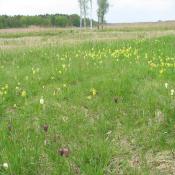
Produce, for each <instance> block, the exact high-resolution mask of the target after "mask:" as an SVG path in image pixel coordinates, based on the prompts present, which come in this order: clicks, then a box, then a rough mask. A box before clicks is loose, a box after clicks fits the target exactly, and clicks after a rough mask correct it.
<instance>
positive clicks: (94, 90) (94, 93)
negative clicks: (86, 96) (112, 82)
mask: <svg viewBox="0 0 175 175" xmlns="http://www.w3.org/2000/svg"><path fill="white" fill-rule="evenodd" d="M91 92H92V96H96V95H97V91H96V89H94V88H92V89H91Z"/></svg>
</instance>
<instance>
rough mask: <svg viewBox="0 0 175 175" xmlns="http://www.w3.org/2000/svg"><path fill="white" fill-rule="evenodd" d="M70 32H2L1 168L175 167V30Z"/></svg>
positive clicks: (97, 172) (27, 173)
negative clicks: (50, 33) (54, 34)
mask: <svg viewBox="0 0 175 175" xmlns="http://www.w3.org/2000/svg"><path fill="white" fill-rule="evenodd" d="M71 31H72V32H70V30H67V31H62V32H61V34H58V35H57V36H53V35H52V36H51V35H47V34H46V35H44V33H43V34H42V36H41V35H37V34H36V32H35V31H34V33H33V34H32V33H30V34H29V35H28V33H25V36H24V35H21V37H20V34H21V31H20V32H18V31H15V32H14V33H15V35H14V33H13V32H12V33H13V34H11V32H10V33H9V32H7V33H5V31H3V32H1V34H0V36H2V37H1V39H0V175H74V174H75V175H122V174H123V175H129V174H130V175H135V174H138V175H140V174H145V175H150V174H152V175H160V174H162V175H166V174H167V175H169V174H174V173H175V140H174V137H175V49H174V47H175V35H174V31H173V30H171V31H169V30H168V31H162V32H160V33H159V35H156V34H155V33H156V32H158V31H144V32H141V33H139V32H136V31H135V32H128V33H127V32H123V33H121V32H119V31H113V32H112V31H104V32H97V31H92V32H90V31H83V32H80V31H77V30H73V29H71ZM169 32H170V33H169ZM22 33H23V31H22ZM72 33H73V34H72ZM7 35H8V36H7ZM165 35H166V36H165ZM5 36H7V37H5ZM11 36H12V37H11ZM122 36H123V37H122ZM150 36H151V37H150ZM19 37H20V38H19ZM29 41H31V42H29Z"/></svg>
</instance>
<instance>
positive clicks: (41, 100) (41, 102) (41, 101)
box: [39, 97, 44, 105]
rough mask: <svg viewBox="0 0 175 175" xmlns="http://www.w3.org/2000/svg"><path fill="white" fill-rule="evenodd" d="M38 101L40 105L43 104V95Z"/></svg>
mask: <svg viewBox="0 0 175 175" xmlns="http://www.w3.org/2000/svg"><path fill="white" fill-rule="evenodd" d="M39 102H40V104H41V105H43V104H44V99H43V97H41V99H40V101H39Z"/></svg>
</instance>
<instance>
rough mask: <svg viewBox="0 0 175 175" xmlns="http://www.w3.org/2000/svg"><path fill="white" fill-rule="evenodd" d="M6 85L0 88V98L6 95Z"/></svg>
mask: <svg viewBox="0 0 175 175" xmlns="http://www.w3.org/2000/svg"><path fill="white" fill-rule="evenodd" d="M8 88H9V86H8V84H5V85H4V86H2V87H1V86H0V96H3V95H6V94H7V93H8Z"/></svg>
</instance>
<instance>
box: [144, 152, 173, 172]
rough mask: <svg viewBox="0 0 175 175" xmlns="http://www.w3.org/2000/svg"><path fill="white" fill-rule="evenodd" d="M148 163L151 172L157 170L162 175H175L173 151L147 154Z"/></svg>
mask: <svg viewBox="0 0 175 175" xmlns="http://www.w3.org/2000/svg"><path fill="white" fill-rule="evenodd" d="M146 161H147V164H148V166H149V167H150V169H151V170H157V172H158V173H159V174H161V175H175V153H174V152H173V151H162V152H158V153H153V152H152V151H150V152H148V153H147V154H146Z"/></svg>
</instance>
